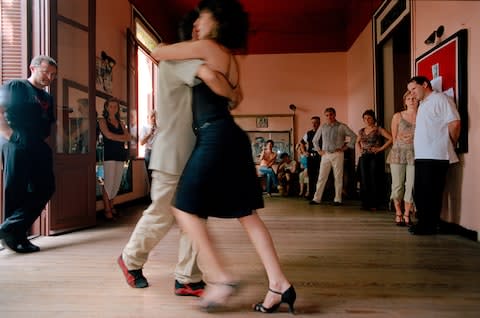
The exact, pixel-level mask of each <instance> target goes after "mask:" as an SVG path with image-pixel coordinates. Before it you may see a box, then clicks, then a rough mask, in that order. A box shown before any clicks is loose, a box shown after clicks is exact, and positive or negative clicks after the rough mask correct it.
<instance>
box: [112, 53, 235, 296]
mask: <svg viewBox="0 0 480 318" xmlns="http://www.w3.org/2000/svg"><path fill="white" fill-rule="evenodd" d="M203 63H204V62H203V61H202V60H185V61H162V62H160V63H159V65H158V81H157V82H158V86H157V94H158V98H157V105H156V107H155V110H156V113H157V130H158V132H157V136H156V138H155V141H154V143H153V146H152V154H151V159H150V167H149V168H150V169H151V170H152V184H151V189H150V193H151V199H152V203H151V204H150V206H149V207H148V208H147V209H146V210H145V211H144V212H143V215H142V217H141V218H140V220H139V221H138V223H137V225H136V227H135V230H134V231H133V233H132V235H131V237H130V240H129V241H128V243H127V245H126V246H125V248H124V250H123V253H122V255H120V257H119V258H118V264H119V265H120V267H121V269H122V271H123V273H124V275H125V278H126V279H127V283H128V284H129V285H130V286H131V287H134V288H145V287H148V281H147V279H146V278H145V277H144V276H143V273H142V268H143V265H144V264H145V263H146V261H147V258H148V255H149V253H150V251H151V250H152V249H153V248H154V247H155V246H156V245H157V244H158V242H160V240H161V239H162V238H163V237H164V236H165V235H166V234H167V232H168V231H169V229H170V228H171V227H172V225H173V223H174V221H175V218H174V216H173V214H172V210H171V200H172V197H173V194H174V192H175V189H176V185H177V183H178V179H179V178H180V175H181V173H182V171H183V168H184V166H185V164H186V162H187V160H188V158H189V157H190V153H191V151H192V149H193V146H194V144H195V135H194V133H193V129H192V122H193V118H192V89H191V87H192V86H193V85H194V84H195V83H194V81H195V77H199V78H200V79H202V80H203V81H204V82H205V83H206V84H207V85H208V86H209V87H210V88H211V89H212V90H213V91H214V92H215V93H217V94H219V95H222V96H225V97H227V98H230V99H231V100H238V99H239V93H237V91H233V90H232V88H231V87H230V85H229V84H228V82H227V81H226V80H225V78H224V77H223V76H220V75H217V73H216V72H214V71H212V70H210V69H209V68H208V67H207V66H206V65H204V64H203ZM178 254H179V255H178V263H177V266H176V268H175V294H176V295H179V296H200V295H201V293H202V292H203V289H204V286H205V283H204V282H203V280H202V273H201V272H200V270H199V269H198V267H197V263H196V257H197V252H196V251H195V250H194V249H193V247H192V242H191V241H190V240H189V238H188V237H186V235H185V234H184V233H181V237H180V244H179V253H178Z"/></svg>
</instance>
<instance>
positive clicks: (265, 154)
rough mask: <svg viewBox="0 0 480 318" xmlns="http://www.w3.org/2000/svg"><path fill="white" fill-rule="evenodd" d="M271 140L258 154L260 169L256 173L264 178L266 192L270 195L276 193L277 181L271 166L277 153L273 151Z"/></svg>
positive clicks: (275, 159)
mask: <svg viewBox="0 0 480 318" xmlns="http://www.w3.org/2000/svg"><path fill="white" fill-rule="evenodd" d="M273 145H274V143H273V140H271V139H269V140H267V141H266V142H265V146H264V148H263V150H262V153H261V154H260V167H259V169H258V171H259V172H260V174H261V175H263V176H265V177H266V192H267V193H268V194H271V193H272V192H277V188H278V180H277V175H276V174H275V171H274V170H273V165H274V164H275V162H276V161H277V153H276V152H274V151H273Z"/></svg>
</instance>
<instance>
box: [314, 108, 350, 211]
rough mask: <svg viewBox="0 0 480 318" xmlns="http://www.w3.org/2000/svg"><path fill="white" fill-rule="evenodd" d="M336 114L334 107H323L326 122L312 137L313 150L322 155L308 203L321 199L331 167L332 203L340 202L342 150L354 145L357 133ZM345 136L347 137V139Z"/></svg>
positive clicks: (336, 204) (318, 201) (339, 203)
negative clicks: (332, 181) (313, 192)
mask: <svg viewBox="0 0 480 318" xmlns="http://www.w3.org/2000/svg"><path fill="white" fill-rule="evenodd" d="M336 115H337V113H336V111H335V109H334V108H332V107H329V108H327V109H325V117H326V118H327V122H326V123H325V124H323V125H322V126H321V127H320V128H319V129H318V130H317V132H316V133H315V136H314V137H313V144H314V145H315V150H316V151H317V152H318V153H319V154H320V156H322V160H321V161H320V172H319V176H318V181H317V190H316V191H315V195H314V196H313V199H312V201H310V204H319V203H320V201H321V200H322V195H323V190H324V189H325V184H326V183H327V180H328V175H329V174H330V170H331V169H333V177H334V179H335V198H334V200H333V205H335V206H339V205H341V204H342V189H343V161H344V151H345V150H347V149H348V148H351V149H353V148H354V147H355V141H356V139H357V135H355V133H354V132H353V131H352V130H351V129H350V128H349V127H348V126H347V125H345V124H344V123H341V122H339V121H337V119H336ZM347 137H349V140H348V141H347V139H346V138H347ZM320 138H321V139H322V146H321V148H320V147H319V146H318V145H319V143H318V141H319V140H320Z"/></svg>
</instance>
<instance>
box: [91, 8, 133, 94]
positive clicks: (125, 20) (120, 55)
mask: <svg viewBox="0 0 480 318" xmlns="http://www.w3.org/2000/svg"><path fill="white" fill-rule="evenodd" d="M96 8H97V19H96V23H97V34H96V36H97V39H96V46H97V48H96V50H95V51H96V55H97V57H99V56H100V53H101V52H102V51H105V52H106V53H107V54H108V55H109V56H111V57H113V58H114V59H115V61H116V62H117V64H116V65H115V67H114V68H113V74H112V77H113V80H112V83H113V87H112V93H111V95H113V96H115V97H117V98H119V99H121V100H124V101H126V100H127V35H126V30H127V27H130V16H131V11H130V3H129V2H128V0H122V1H113V0H101V1H97V7H96ZM112 8H115V10H114V11H115V14H113V13H112Z"/></svg>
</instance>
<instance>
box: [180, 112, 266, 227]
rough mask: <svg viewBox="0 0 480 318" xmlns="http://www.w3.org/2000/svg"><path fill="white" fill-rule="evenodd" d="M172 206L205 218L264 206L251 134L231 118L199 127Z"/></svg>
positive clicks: (235, 214)
mask: <svg viewBox="0 0 480 318" xmlns="http://www.w3.org/2000/svg"><path fill="white" fill-rule="evenodd" d="M173 205H174V206H175V207H176V208H177V209H179V210H182V211H184V212H188V213H192V214H195V215H198V216H199V217H202V218H207V217H208V216H213V217H219V218H239V217H243V216H247V215H250V214H252V212H253V210H256V209H259V208H263V207H264V205H263V196H262V190H261V187H260V183H259V180H258V178H257V173H256V168H255V164H254V162H253V157H252V150H251V145H250V140H249V137H248V135H247V134H246V133H245V132H244V131H243V130H242V129H241V128H240V127H239V126H238V125H237V124H236V123H235V122H234V120H233V118H232V117H230V118H222V119H218V120H214V121H212V122H207V123H204V124H203V125H202V126H201V127H200V128H198V129H197V142H196V145H195V148H194V150H193V152H192V154H191V156H190V159H189V160H188V162H187V164H186V166H185V169H184V171H183V173H182V176H181V177H180V181H179V183H178V186H177V191H176V194H175V196H174V199H173Z"/></svg>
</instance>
